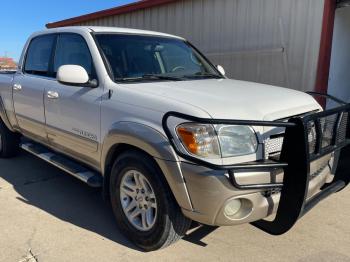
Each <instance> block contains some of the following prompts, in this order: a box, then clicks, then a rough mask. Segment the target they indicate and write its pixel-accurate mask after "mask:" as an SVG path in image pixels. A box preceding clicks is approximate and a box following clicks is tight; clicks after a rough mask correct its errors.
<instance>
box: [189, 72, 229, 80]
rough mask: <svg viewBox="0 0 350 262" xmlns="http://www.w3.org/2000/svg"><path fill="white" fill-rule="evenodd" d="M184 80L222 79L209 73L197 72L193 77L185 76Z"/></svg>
mask: <svg viewBox="0 0 350 262" xmlns="http://www.w3.org/2000/svg"><path fill="white" fill-rule="evenodd" d="M184 77H186V78H215V79H221V78H223V77H222V76H221V75H217V74H211V73H202V72H198V73H195V74H193V75H185V76H184Z"/></svg>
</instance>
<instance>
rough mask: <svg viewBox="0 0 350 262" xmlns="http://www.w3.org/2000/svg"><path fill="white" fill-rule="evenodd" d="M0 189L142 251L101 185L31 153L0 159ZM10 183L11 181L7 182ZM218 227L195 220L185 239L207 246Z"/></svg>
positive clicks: (61, 218)
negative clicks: (119, 224)
mask: <svg viewBox="0 0 350 262" xmlns="http://www.w3.org/2000/svg"><path fill="white" fill-rule="evenodd" d="M0 178H2V179H4V180H5V182H3V183H1V180H0V193H4V191H5V190H8V189H6V187H13V188H14V190H15V191H16V192H17V194H18V196H17V197H16V198H17V200H18V201H21V202H23V203H26V204H28V205H31V206H34V207H36V208H40V209H41V210H42V211H44V212H46V213H48V214H50V215H52V216H54V217H56V218H58V219H60V220H62V221H65V222H67V223H70V224H73V225H75V226H78V227H81V228H83V229H86V230H89V231H91V232H94V233H96V234H98V235H100V236H101V237H102V238H106V239H109V240H111V241H114V242H116V243H118V244H120V245H123V246H125V247H128V248H131V249H134V250H137V251H140V252H142V250H141V249H139V248H137V247H136V246H135V245H133V244H132V243H131V242H130V241H129V240H128V239H127V238H125V237H124V236H123V235H122V234H121V233H120V231H119V230H118V227H117V225H116V222H115V220H114V216H113V213H112V209H111V207H110V204H109V203H107V202H105V201H104V200H103V199H102V194H101V190H100V189H94V188H90V187H88V186H87V185H86V184H84V183H82V182H80V181H79V180H77V179H76V178H74V177H72V176H70V175H68V174H66V173H65V172H63V171H61V170H59V169H57V168H56V167H54V166H51V165H50V164H48V163H46V162H44V161H43V160H40V159H38V158H36V157H34V156H32V155H30V154H29V153H26V152H21V153H20V155H19V156H18V157H16V158H12V159H0ZM6 183H8V185H6ZM215 229H216V227H209V226H199V225H198V224H196V223H193V228H192V229H191V231H190V233H189V234H188V235H187V236H186V237H184V241H187V242H191V243H192V244H195V245H198V246H201V247H205V246H207V244H205V243H204V242H202V239H203V238H204V237H205V236H207V235H208V234H210V233H212V232H213V231H215Z"/></svg>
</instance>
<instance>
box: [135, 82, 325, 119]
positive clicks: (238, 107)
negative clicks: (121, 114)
mask: <svg viewBox="0 0 350 262" xmlns="http://www.w3.org/2000/svg"><path fill="white" fill-rule="evenodd" d="M131 85H132V88H133V89H134V90H135V89H136V90H137V91H138V92H140V93H143V92H146V93H150V94H152V95H156V96H160V97H164V99H168V100H173V101H174V102H175V101H176V102H182V103H186V104H188V105H192V106H195V107H197V108H201V109H202V110H203V111H205V112H207V113H208V114H209V115H210V116H211V117H212V118H216V119H237V120H240V119H242V120H276V119H281V118H285V117H289V116H293V115H298V114H303V113H306V112H310V111H313V110H318V109H320V108H321V107H320V105H319V104H318V103H317V102H316V101H315V100H314V99H313V98H312V97H311V96H310V95H308V94H306V93H303V92H299V91H295V90H291V89H287V88H281V87H275V86H270V85H263V84H258V83H252V82H245V81H238V80H231V79H209V80H194V81H178V82H152V83H143V84H131ZM169 111H172V110H171V108H170V109H169Z"/></svg>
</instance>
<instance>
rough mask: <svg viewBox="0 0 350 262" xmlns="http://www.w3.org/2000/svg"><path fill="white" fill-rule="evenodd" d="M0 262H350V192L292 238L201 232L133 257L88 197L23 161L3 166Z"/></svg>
mask: <svg viewBox="0 0 350 262" xmlns="http://www.w3.org/2000/svg"><path fill="white" fill-rule="evenodd" d="M0 229H1V231H0V261H6V262H7V261H15V262H19V261H23V262H24V261H29V262H32V261H60V262H61V261H140V259H141V260H142V261H175V260H177V261H178V260H182V261H189V260H190V261H300V262H304V261H305V262H306V261H308V262H310V261H311V262H312V261H317V262H319V261H327V262H328V261H350V188H347V189H346V190H344V191H342V192H340V193H338V194H336V195H333V196H332V197H330V198H328V199H326V200H325V201H323V202H322V203H320V204H319V205H318V206H317V207H316V208H315V209H314V210H312V211H311V212H310V213H309V214H307V215H306V216H305V217H304V218H303V219H302V220H300V221H299V223H298V224H297V225H296V226H295V227H294V228H293V229H292V230H291V231H290V232H289V233H287V234H285V235H283V236H279V237H274V236H269V235H267V234H265V233H263V232H262V231H259V230H258V229H256V228H254V227H252V226H250V225H243V226H236V227H222V228H218V229H215V228H209V227H203V228H200V229H198V230H197V231H196V232H195V233H192V234H190V235H189V236H188V237H186V239H185V240H181V241H179V242H178V243H177V244H175V245H173V246H171V247H169V248H167V249H164V250H161V251H157V252H151V253H144V252H142V251H140V250H138V249H136V248H135V247H134V246H133V245H132V244H131V243H129V242H128V241H127V240H126V238H124V237H123V236H122V235H121V234H120V233H119V232H118V228H117V226H116V224H115V223H114V220H113V216H112V213H111V211H110V208H109V206H108V204H106V203H105V202H103V200H102V198H101V194H100V192H99V191H98V190H95V189H91V188H89V187H87V186H86V185H84V184H83V183H81V182H80V181H78V180H76V179H75V178H72V177H71V176H69V175H67V174H65V173H63V172H61V171H59V170H58V169H56V168H55V167H52V166H50V165H48V164H46V163H45V162H43V161H42V160H39V159H37V158H35V157H33V156H30V155H28V154H26V153H21V155H20V156H19V157H18V158H15V159H10V160H0Z"/></svg>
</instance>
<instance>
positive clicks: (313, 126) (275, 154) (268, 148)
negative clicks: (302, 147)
mask: <svg viewBox="0 0 350 262" xmlns="http://www.w3.org/2000/svg"><path fill="white" fill-rule="evenodd" d="M317 121H319V125H320V128H321V132H322V137H321V138H320V139H321V142H322V143H321V147H322V149H323V150H324V149H327V148H329V147H330V146H332V142H334V141H335V142H336V143H337V144H339V143H342V142H345V140H346V138H347V129H348V124H349V113H347V112H345V113H343V114H342V118H341V120H340V124H339V128H338V130H337V126H336V125H337V123H338V113H337V114H333V115H330V116H327V117H322V118H319V120H313V121H310V122H308V123H307V135H308V144H309V153H310V154H311V155H313V154H316V153H317V152H316V150H317V136H318V132H317ZM335 131H337V133H336V134H335ZM283 140H284V134H279V135H274V136H271V137H270V138H268V139H266V140H265V158H266V159H269V158H270V159H274V160H279V157H280V154H281V151H282V146H283Z"/></svg>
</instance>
